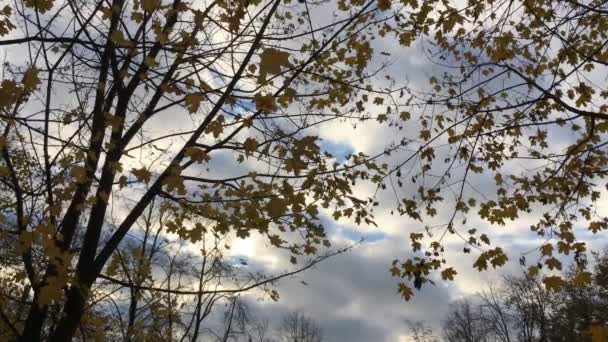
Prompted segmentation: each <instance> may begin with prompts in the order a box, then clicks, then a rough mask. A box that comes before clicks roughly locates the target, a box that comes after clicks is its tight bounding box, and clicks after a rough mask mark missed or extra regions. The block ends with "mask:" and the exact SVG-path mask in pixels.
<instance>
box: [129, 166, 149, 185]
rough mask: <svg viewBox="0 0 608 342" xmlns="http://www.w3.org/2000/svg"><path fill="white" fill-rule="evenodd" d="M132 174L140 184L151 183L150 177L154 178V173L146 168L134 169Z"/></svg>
mask: <svg viewBox="0 0 608 342" xmlns="http://www.w3.org/2000/svg"><path fill="white" fill-rule="evenodd" d="M131 173H132V174H133V176H135V178H137V181H138V182H144V183H146V184H148V183H149V182H150V177H151V176H152V173H150V171H148V170H147V169H145V168H141V169H132V170H131Z"/></svg>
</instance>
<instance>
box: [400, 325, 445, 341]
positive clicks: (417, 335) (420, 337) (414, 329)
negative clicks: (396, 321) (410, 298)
mask: <svg viewBox="0 0 608 342" xmlns="http://www.w3.org/2000/svg"><path fill="white" fill-rule="evenodd" d="M406 323H407V326H408V328H409V330H410V334H409V337H411V338H412V340H413V342H439V338H438V337H437V336H435V335H434V334H433V329H432V328H431V327H429V326H427V325H426V324H425V323H424V322H422V321H416V322H412V321H409V320H408V321H407V322H406Z"/></svg>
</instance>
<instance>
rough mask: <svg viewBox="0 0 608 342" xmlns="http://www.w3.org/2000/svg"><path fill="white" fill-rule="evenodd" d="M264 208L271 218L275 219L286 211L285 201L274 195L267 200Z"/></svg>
mask: <svg viewBox="0 0 608 342" xmlns="http://www.w3.org/2000/svg"><path fill="white" fill-rule="evenodd" d="M266 210H267V211H268V215H269V216H270V217H271V218H273V219H277V218H279V217H281V215H283V214H284V213H285V212H286V211H287V201H285V200H284V199H282V198H280V197H278V196H275V197H273V198H271V199H270V201H268V204H267V205H266Z"/></svg>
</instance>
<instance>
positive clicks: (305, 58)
mask: <svg viewBox="0 0 608 342" xmlns="http://www.w3.org/2000/svg"><path fill="white" fill-rule="evenodd" d="M606 6H607V5H606V3H604V2H601V1H597V0H593V1H585V2H577V1H571V0H564V1H530V0H523V1H515V0H499V1H494V0H489V1H468V2H464V3H459V4H452V3H451V2H448V1H443V0H423V1H422V0H421V1H417V0H400V1H396V0H393V1H391V0H380V1H363V0H349V1H347V0H337V1H312V0H311V1H309V0H305V1H297V2H294V1H289V0H283V1H280V0H268V1H262V0H237V1H229V0H210V1H203V2H198V1H182V0H172V1H161V0H130V1H129V0H113V1H77V0H64V1H58V0H25V1H15V2H14V4H13V5H7V6H5V7H4V8H2V10H1V11H0V46H2V48H3V50H4V51H5V53H6V55H7V58H6V63H5V64H4V72H3V79H2V83H1V84H0V125H1V128H2V136H1V137H0V154H1V161H0V205H1V208H2V214H1V215H2V216H0V219H1V222H0V223H1V224H2V229H1V230H0V233H1V234H2V235H1V236H0V238H1V241H2V250H1V253H2V259H1V262H2V268H3V270H4V271H3V273H2V275H1V276H2V277H3V284H7V288H10V290H9V292H10V295H9V296H3V299H2V300H4V301H6V300H7V299H6V298H10V300H11V301H13V302H20V303H22V304H24V305H23V307H24V312H19V313H13V314H12V315H13V316H10V315H7V314H4V313H3V314H2V316H1V317H0V318H2V320H3V324H5V325H7V326H9V327H10V329H9V330H10V331H11V333H12V334H14V335H15V336H18V339H20V340H22V341H36V340H40V339H42V338H48V339H49V340H53V341H64V340H69V339H70V338H72V337H73V336H74V335H75V333H76V330H77V329H78V327H79V324H80V323H81V322H83V320H84V319H85V318H86V317H87V315H90V314H91V313H93V312H94V311H95V305H94V304H95V303H97V301H96V297H97V296H98V295H99V294H100V293H103V291H106V290H107V289H108V287H104V289H103V291H93V290H94V289H98V285H101V282H102V280H103V281H104V282H110V283H111V284H114V285H121V286H122V287H123V289H127V290H128V291H133V290H134V289H135V290H136V289H137V288H139V287H142V286H143V288H142V291H148V295H153V294H154V293H155V292H154V291H156V290H158V288H156V284H155V283H156V282H158V281H161V280H159V279H158V278H157V279H156V280H154V279H149V278H146V277H143V278H142V279H135V282H134V281H133V280H131V279H125V277H126V278H128V277H131V276H135V275H137V274H138V273H139V272H144V273H149V271H146V268H147V267H148V266H146V263H147V262H149V261H150V260H151V259H152V258H151V257H150V255H149V254H148V257H147V258H149V259H148V261H145V260H146V257H145V255H146V254H145V253H144V252H143V249H144V248H147V247H145V246H146V245H145V244H142V245H141V246H140V247H139V249H134V250H132V251H131V252H128V253H125V252H124V248H126V246H127V245H128V243H127V242H128V241H129V238H128V237H129V236H132V235H136V236H138V234H139V235H141V234H142V230H141V229H140V228H141V227H137V226H136V223H137V222H138V220H141V219H142V217H143V216H144V215H145V212H146V210H147V209H150V208H151V206H152V204H153V203H155V201H161V200H162V201H165V202H164V203H165V204H164V206H163V209H162V210H163V212H164V215H166V216H165V217H166V220H165V221H164V222H163V225H162V226H163V229H164V233H163V234H167V235H171V236H174V237H177V238H179V241H181V242H184V243H188V244H191V245H192V246H198V245H199V244H200V243H201V242H202V241H204V240H206V239H212V238H213V239H215V238H217V239H219V241H222V239H223V238H228V237H231V238H236V239H238V238H251V237H253V236H261V237H263V238H264V239H266V241H267V243H268V244H269V245H270V246H273V247H275V248H277V249H279V250H285V251H287V252H288V253H289V254H290V256H289V258H290V260H291V261H292V262H294V263H297V262H298V260H299V259H301V256H302V255H314V254H317V253H318V252H319V250H320V248H323V247H324V246H328V245H329V240H328V238H327V236H326V233H325V229H324V227H323V225H322V224H321V223H320V222H321V218H322V215H324V213H326V212H328V211H329V212H330V216H333V218H334V219H336V220H344V221H353V222H354V223H357V224H374V219H373V215H372V214H373V210H374V207H376V206H378V205H379V203H378V201H377V198H375V197H374V196H375V195H374V194H372V195H363V196H362V195H361V194H360V193H358V192H356V191H355V189H354V187H355V186H356V185H357V184H360V183H361V182H371V183H372V184H374V185H375V186H377V187H378V189H379V190H384V189H386V190H388V191H390V192H391V193H394V194H395V196H396V197H397V198H398V200H399V204H398V206H397V207H396V208H395V209H396V210H395V212H396V213H397V214H399V215H402V216H404V217H409V218H410V219H411V220H413V221H419V223H418V222H417V223H412V225H413V226H415V229H414V230H415V232H412V234H411V235H410V238H411V243H412V249H413V251H414V252H419V253H420V255H417V256H416V257H414V258H411V259H408V260H405V261H403V262H402V261H400V260H395V262H394V263H393V267H392V268H391V270H390V271H391V273H392V274H393V276H395V277H398V278H399V279H400V280H399V291H400V293H401V295H402V296H403V297H404V298H405V299H409V298H410V297H411V296H412V295H413V291H412V288H411V285H410V284H409V283H408V282H406V281H405V280H402V279H406V280H409V281H413V283H414V287H416V288H420V287H422V286H423V284H425V283H426V282H428V281H430V278H431V273H432V272H433V271H435V270H438V271H439V272H440V277H441V278H443V279H444V280H453V279H454V278H455V277H456V276H457V274H458V272H457V269H456V268H455V267H453V266H450V265H449V264H448V260H447V252H446V241H447V240H448V238H449V237H452V236H455V237H457V238H460V239H462V240H463V241H464V248H463V252H464V253H470V252H472V251H473V250H475V251H476V252H478V253H479V254H478V255H479V256H478V258H477V260H476V261H475V262H474V264H473V267H474V268H476V269H478V270H480V271H483V270H487V269H488V268H489V267H490V266H492V267H493V268H496V267H500V266H502V265H504V264H505V263H506V262H507V260H508V258H509V256H508V255H507V253H506V252H505V250H504V249H503V248H501V246H494V245H492V243H491V240H490V238H491V237H492V233H491V231H490V230H487V229H484V227H488V226H506V225H511V224H512V222H513V221H516V220H517V219H519V218H525V217H529V216H530V215H535V216H534V218H535V219H537V222H536V223H535V224H533V225H532V226H531V228H532V231H533V232H535V233H537V234H538V235H539V236H540V237H542V238H544V239H546V240H545V242H544V243H542V244H541V247H540V248H539V249H535V251H538V256H539V258H538V262H533V264H532V265H531V266H530V267H529V272H530V274H531V275H534V274H537V273H539V272H541V270H540V269H541V268H543V270H544V269H549V271H552V270H559V269H561V262H560V260H559V258H558V257H557V256H558V254H565V255H573V257H574V259H575V260H576V261H577V264H578V266H579V267H578V269H577V271H576V272H577V273H576V274H577V276H576V277H575V279H576V281H577V282H578V283H580V284H588V283H589V282H590V281H591V277H590V274H589V272H588V271H586V270H585V264H586V263H585V252H586V246H585V243H584V241H582V240H580V239H578V238H577V236H580V234H577V232H581V231H585V232H586V231H591V232H592V233H594V234H595V233H599V232H600V231H602V230H605V229H606V227H608V219H607V218H606V217H605V215H602V213H601V211H599V210H597V209H598V205H599V204H598V203H599V200H600V197H601V195H602V192H603V191H604V190H603V184H602V182H603V179H604V177H605V175H606V167H607V163H608V158H606V153H605V145H606V142H605V141H604V140H605V139H604V135H605V134H606V132H607V131H608V121H607V119H608V113H607V110H608V106H607V105H606V104H605V99H606V97H608V90H607V89H606V87H605V86H606V84H605V81H604V80H602V79H598V77H597V75H599V74H602V72H601V71H602V70H605V66H606V63H607V61H608V49H606V43H607V42H608V39H606V32H607V31H608V30H606V26H607V23H608V22H607V20H608V15H607V13H608V9H607V7H606ZM313 18H314V19H313ZM378 41H383V42H385V43H386V42H388V43H391V44H392V43H398V44H400V45H401V46H402V47H403V48H404V49H405V48H407V47H420V50H419V51H423V52H424V53H426V54H427V55H428V57H429V58H430V60H431V61H433V62H434V63H436V65H437V70H440V71H442V72H438V73H436V74H435V75H434V76H433V77H432V78H431V79H430V85H431V91H430V92H424V91H423V90H424V87H421V88H423V89H418V90H413V89H409V88H407V87H406V86H404V85H403V84H400V83H399V82H398V81H399V80H397V79H395V78H394V77H391V75H392V73H391V72H390V70H389V69H390V62H391V61H392V59H391V58H392V57H391V56H390V54H388V53H385V52H384V51H382V49H381V48H380V47H378V46H377V45H378V43H377V42H378ZM395 45H396V44H395ZM387 70H389V72H385V71H387ZM370 118H375V119H376V121H377V123H378V124H381V125H384V127H386V129H387V131H390V130H393V129H395V128H397V134H398V132H405V134H403V133H402V134H403V137H401V139H400V140H399V141H398V142H396V143H391V142H389V141H387V146H386V148H384V149H383V150H382V151H379V152H378V154H377V155H372V156H367V155H364V154H362V153H357V154H354V155H352V156H350V157H349V158H347V159H346V160H345V161H338V159H337V158H334V157H333V156H332V155H331V153H330V152H331V151H325V150H324V149H323V148H322V147H321V143H322V142H321V141H320V139H319V137H318V134H317V133H318V131H317V130H318V129H319V128H320V127H323V126H324V125H325V124H326V123H328V122H331V121H339V122H342V123H343V124H351V123H357V122H361V121H368V120H369V119H370ZM401 128H403V129H404V130H403V131H400V130H399V129H401ZM412 132H415V133H413V134H412ZM520 163H525V167H522V166H521V164H520ZM484 177H486V178H487V177H491V179H492V180H493V181H492V184H489V185H487V186H486V187H485V188H484V189H478V188H477V187H476V186H475V185H474V184H473V183H474V180H479V179H482V178H484ZM400 188H403V191H400V190H399V189H400ZM412 189H416V190H415V191H412ZM367 196H369V197H367ZM156 203H159V202H156ZM446 208H447V209H446ZM446 212H447V213H449V214H448V216H447V218H446V217H445V215H444V214H445V213H446ZM438 214H441V215H438ZM475 220H477V221H475ZM436 221H439V222H436ZM470 222H473V223H470ZM155 229H156V228H155ZM144 236H145V234H144ZM207 241H209V240H207ZM121 251H123V252H121ZM121 253H122V256H121ZM201 254H202V255H204V254H205V253H203V252H201ZM528 254H530V253H528ZM525 256H526V255H524V256H521V260H520V261H521V262H522V264H526V265H527V262H528V260H526V258H525ZM528 259H529V258H528ZM120 263H122V264H123V265H121V267H122V271H121V268H120V267H118V266H117V264H120ZM134 265H136V267H133V266H134ZM129 267H131V268H129ZM180 272H181V271H180ZM115 273H116V274H115ZM178 273H179V272H178ZM116 276H118V278H116ZM144 278H145V279H144ZM169 278H170V277H169ZM144 280H145V281H144ZM144 282H146V284H145V285H138V283H141V284H143V283H144ZM544 283H545V286H547V287H548V288H553V289H558V288H559V287H561V286H563V285H564V280H563V279H561V278H560V277H559V276H557V275H551V274H548V275H547V276H546V277H545V278H544ZM169 291H173V292H175V291H178V290H176V289H169ZM193 291H194V292H195V293H200V292H201V291H200V289H199V290H196V289H194V290H193ZM134 292H137V291H134ZM175 293H178V292H175ZM140 295H141V294H138V295H137V296H135V297H133V298H138V296H140ZM139 300H140V299H137V301H139ZM164 305H165V306H164V307H163V306H160V307H157V308H158V310H157V313H158V312H161V313H162V315H163V317H171V316H172V313H171V310H172V308H171V305H172V304H171V297H170V296H169V297H168V302H167V303H165V304H164ZM135 306H136V307H137V305H135ZM167 307H168V309H167ZM198 310H199V311H200V309H198ZM155 329H156V328H155Z"/></svg>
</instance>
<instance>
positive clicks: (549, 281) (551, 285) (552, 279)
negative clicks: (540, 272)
mask: <svg viewBox="0 0 608 342" xmlns="http://www.w3.org/2000/svg"><path fill="white" fill-rule="evenodd" d="M543 283H544V284H545V287H546V288H547V290H553V291H559V290H560V289H561V288H562V287H563V286H564V284H565V282H564V280H563V279H562V277H560V276H547V277H545V278H544V279H543Z"/></svg>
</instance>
